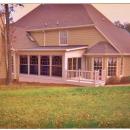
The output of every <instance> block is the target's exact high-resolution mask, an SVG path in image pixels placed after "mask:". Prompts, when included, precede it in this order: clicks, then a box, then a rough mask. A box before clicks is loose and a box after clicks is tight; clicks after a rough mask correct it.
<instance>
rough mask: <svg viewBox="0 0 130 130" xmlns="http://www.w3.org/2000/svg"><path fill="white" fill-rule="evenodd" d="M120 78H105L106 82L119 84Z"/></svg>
mask: <svg viewBox="0 0 130 130" xmlns="http://www.w3.org/2000/svg"><path fill="white" fill-rule="evenodd" d="M119 83H120V78H119V77H116V76H115V77H110V78H108V79H107V81H106V84H119Z"/></svg>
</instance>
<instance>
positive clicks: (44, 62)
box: [40, 56, 50, 75]
mask: <svg viewBox="0 0 130 130" xmlns="http://www.w3.org/2000/svg"><path fill="white" fill-rule="evenodd" d="M40 59H41V60H40V74H41V75H50V60H49V56H41V58H40Z"/></svg>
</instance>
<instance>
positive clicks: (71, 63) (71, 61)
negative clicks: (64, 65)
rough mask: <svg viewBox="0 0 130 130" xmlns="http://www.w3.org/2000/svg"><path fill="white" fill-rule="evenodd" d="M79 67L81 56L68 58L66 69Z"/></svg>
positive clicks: (77, 68)
mask: <svg viewBox="0 0 130 130" xmlns="http://www.w3.org/2000/svg"><path fill="white" fill-rule="evenodd" d="M79 69H81V58H68V70H79Z"/></svg>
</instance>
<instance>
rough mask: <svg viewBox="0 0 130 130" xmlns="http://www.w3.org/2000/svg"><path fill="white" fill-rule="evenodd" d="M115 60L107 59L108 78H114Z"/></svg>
mask: <svg viewBox="0 0 130 130" xmlns="http://www.w3.org/2000/svg"><path fill="white" fill-rule="evenodd" d="M116 70H117V58H115V57H110V58H108V76H116Z"/></svg>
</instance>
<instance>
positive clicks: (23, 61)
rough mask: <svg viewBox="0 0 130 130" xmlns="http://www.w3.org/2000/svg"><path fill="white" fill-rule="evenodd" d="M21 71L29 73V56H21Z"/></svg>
mask: <svg viewBox="0 0 130 130" xmlns="http://www.w3.org/2000/svg"><path fill="white" fill-rule="evenodd" d="M20 73H21V74H28V57H27V56H20Z"/></svg>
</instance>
